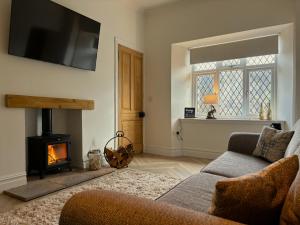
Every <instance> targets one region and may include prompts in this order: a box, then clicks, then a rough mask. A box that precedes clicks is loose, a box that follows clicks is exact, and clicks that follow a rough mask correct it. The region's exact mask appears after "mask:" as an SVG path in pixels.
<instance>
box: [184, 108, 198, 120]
mask: <svg viewBox="0 0 300 225" xmlns="http://www.w3.org/2000/svg"><path fill="white" fill-rule="evenodd" d="M184 118H196V109H195V108H184Z"/></svg>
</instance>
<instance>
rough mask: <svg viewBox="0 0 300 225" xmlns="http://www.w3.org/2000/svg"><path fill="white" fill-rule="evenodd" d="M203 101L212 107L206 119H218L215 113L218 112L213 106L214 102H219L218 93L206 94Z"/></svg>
mask: <svg viewBox="0 0 300 225" xmlns="http://www.w3.org/2000/svg"><path fill="white" fill-rule="evenodd" d="M203 103H204V104H206V105H210V107H211V109H210V111H209V112H208V113H207V117H206V119H216V117H215V115H214V114H215V113H216V112H217V110H216V108H215V107H214V106H213V105H214V104H218V95H217V94H213V95H206V96H204V97H203Z"/></svg>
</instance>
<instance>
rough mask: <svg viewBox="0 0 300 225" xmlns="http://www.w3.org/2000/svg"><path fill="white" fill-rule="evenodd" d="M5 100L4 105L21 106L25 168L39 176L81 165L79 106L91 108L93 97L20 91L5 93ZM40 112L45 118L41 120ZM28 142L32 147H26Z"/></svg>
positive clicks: (80, 118) (80, 117)
mask: <svg viewBox="0 0 300 225" xmlns="http://www.w3.org/2000/svg"><path fill="white" fill-rule="evenodd" d="M5 100H6V102H5V104H6V107H9V108H25V137H26V140H24V141H26V142H27V143H26V146H27V149H26V165H27V168H28V172H35V171H36V172H39V175H40V177H43V176H44V175H45V173H46V172H49V171H52V170H55V169H57V168H61V169H63V168H68V169H69V168H71V166H72V167H79V168H82V167H83V161H82V159H83V155H82V152H83V151H82V110H93V109H94V101H93V100H79V99H63V98H47V97H32V96H20V95H6V96H5ZM43 109H44V110H43ZM48 109H52V110H48ZM43 114H44V118H48V119H47V120H44V122H43V120H42V118H43ZM49 116H50V117H49ZM49 118H50V119H49ZM57 134H62V135H57ZM32 143H35V144H33V145H34V146H33V147H31V149H35V150H32V151H30V150H29V148H28V146H29V145H32ZM71 143H72V146H71ZM29 151H30V152H29ZM30 153H31V154H30ZM53 153H55V154H53ZM32 155H34V157H31V156H32ZM41 159H42V160H41ZM71 159H72V161H71ZM33 161H34V163H33ZM32 165H33V166H32Z"/></svg>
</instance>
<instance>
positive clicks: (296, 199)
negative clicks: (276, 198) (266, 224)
mask: <svg viewBox="0 0 300 225" xmlns="http://www.w3.org/2000/svg"><path fill="white" fill-rule="evenodd" d="M297 224H300V172H298V175H297V177H296V178H295V180H294V182H293V184H292V186H291V188H290V190H289V192H288V195H287V197H286V200H285V202H284V206H283V209H282V212H281V217H280V225H297Z"/></svg>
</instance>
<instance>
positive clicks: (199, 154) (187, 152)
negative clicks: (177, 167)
mask: <svg viewBox="0 0 300 225" xmlns="http://www.w3.org/2000/svg"><path fill="white" fill-rule="evenodd" d="M182 153H183V156H189V157H195V158H202V159H216V158H218V157H219V156H220V155H222V154H223V152H216V151H214V150H209V149H199V148H185V149H183V150H182Z"/></svg>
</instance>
